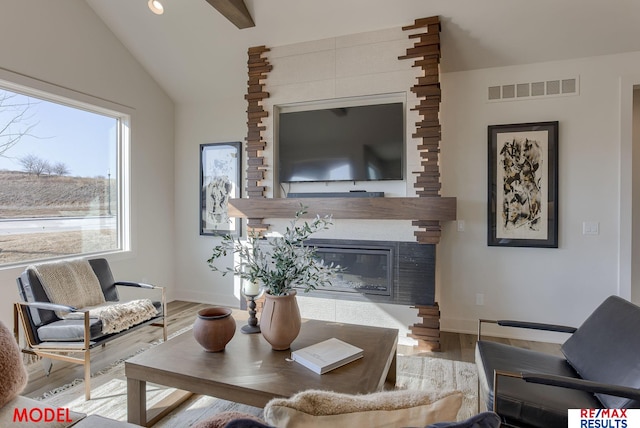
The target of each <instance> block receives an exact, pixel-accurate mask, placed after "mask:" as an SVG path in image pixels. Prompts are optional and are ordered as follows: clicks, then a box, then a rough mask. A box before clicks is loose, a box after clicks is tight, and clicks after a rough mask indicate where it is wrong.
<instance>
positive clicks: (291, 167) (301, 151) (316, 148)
mask: <svg viewBox="0 0 640 428" xmlns="http://www.w3.org/2000/svg"><path fill="white" fill-rule="evenodd" d="M277 135H278V145H277V147H278V167H279V179H280V182H281V183H287V182H289V183H293V182H305V181H371V180H402V179H403V178H404V177H403V175H404V174H403V171H404V166H403V165H404V152H405V150H404V104H403V103H399V102H397V103H388V104H375V105H364V106H353V107H339V108H327V109H318V110H305V111H291V112H287V111H285V112H280V114H279V116H278V132H277Z"/></svg>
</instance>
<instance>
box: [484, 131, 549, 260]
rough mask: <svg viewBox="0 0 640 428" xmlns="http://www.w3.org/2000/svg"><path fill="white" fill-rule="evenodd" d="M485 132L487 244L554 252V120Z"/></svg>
mask: <svg viewBox="0 0 640 428" xmlns="http://www.w3.org/2000/svg"><path fill="white" fill-rule="evenodd" d="M488 129H489V158H488V159H489V167H488V170H489V171H488V172H489V174H488V175H489V177H488V178H489V179H488V184H489V189H488V193H489V195H488V199H489V201H488V239H487V243H488V245H490V246H506V247H546V248H558V122H538V123H520V124H513V125H492V126H489V128H488Z"/></svg>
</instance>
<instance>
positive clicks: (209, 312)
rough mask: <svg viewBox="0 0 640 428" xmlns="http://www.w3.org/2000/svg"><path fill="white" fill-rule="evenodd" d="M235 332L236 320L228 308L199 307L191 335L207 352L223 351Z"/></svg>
mask: <svg viewBox="0 0 640 428" xmlns="http://www.w3.org/2000/svg"><path fill="white" fill-rule="evenodd" d="M235 332H236V321H235V320H234V319H233V317H232V316H231V309H228V308H221V307H211V308H205V309H201V310H199V311H198V317H197V318H196V321H195V322H194V323H193V337H194V338H195V339H196V341H197V342H198V343H199V344H200V346H202V347H203V348H204V350H205V351H207V352H220V351H224V348H225V346H227V343H229V341H230V340H231V338H232V337H233V335H234V334H235Z"/></svg>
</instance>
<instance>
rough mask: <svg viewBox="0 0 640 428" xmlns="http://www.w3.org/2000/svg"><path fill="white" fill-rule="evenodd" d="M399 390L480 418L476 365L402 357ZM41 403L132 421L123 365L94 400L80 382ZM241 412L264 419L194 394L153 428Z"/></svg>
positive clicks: (109, 372)
mask: <svg viewBox="0 0 640 428" xmlns="http://www.w3.org/2000/svg"><path fill="white" fill-rule="evenodd" d="M396 377H397V386H398V388H402V389H420V390H429V389H431V390H443V391H444V390H459V391H462V392H463V394H464V397H463V404H462V408H461V409H460V412H459V413H458V420H462V419H466V418H468V417H470V416H472V415H474V414H476V413H477V370H476V367H475V364H472V363H466V362H461V361H453V360H447V359H442V358H433V357H429V356H422V355H421V356H404V355H399V356H398V366H397V374H396ZM173 391H174V389H173V388H167V387H164V386H159V385H154V384H147V403H148V406H152V405H153V404H154V403H157V402H159V401H160V400H162V399H163V398H164V397H166V396H167V395H169V394H170V393H171V392H173ZM41 400H42V401H43V402H45V403H47V404H48V405H51V406H58V407H67V408H70V409H72V410H74V411H77V412H82V413H86V414H89V415H93V414H95V415H101V416H105V417H108V418H112V419H116V420H120V421H126V420H127V382H126V378H125V376H124V363H123V362H118V363H117V364H115V365H113V366H112V367H109V368H107V369H105V370H102V371H101V372H100V373H99V374H96V375H95V376H93V378H92V391H91V400H89V401H85V399H84V385H83V382H82V381H81V380H78V381H76V382H74V383H72V384H69V385H66V386H65V387H63V388H58V389H57V390H56V391H55V393H54V392H52V393H49V394H45V395H44V396H43V397H41ZM225 411H237V412H243V413H248V414H252V415H255V416H258V417H261V416H262V409H261V408H257V407H252V406H247V405H243V404H238V403H233V402H230V401H226V400H222V399H218V398H214V397H207V396H200V395H194V396H193V397H191V398H190V399H189V400H187V401H186V402H185V403H183V404H182V405H181V406H180V407H178V408H177V409H175V410H174V411H173V412H171V413H170V414H169V415H167V416H166V417H164V418H163V419H162V420H161V421H159V422H158V423H156V424H155V425H154V427H159V428H170V427H176V426H185V427H187V426H191V425H192V424H194V423H196V422H197V421H199V420H202V419H205V418H207V417H210V416H212V415H215V414H217V413H221V412H225Z"/></svg>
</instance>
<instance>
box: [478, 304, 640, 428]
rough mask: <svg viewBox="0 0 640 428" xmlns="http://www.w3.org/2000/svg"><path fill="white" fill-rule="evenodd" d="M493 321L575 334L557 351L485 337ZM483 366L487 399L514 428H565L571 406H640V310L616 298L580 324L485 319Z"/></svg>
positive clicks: (481, 347) (482, 396)
mask: <svg viewBox="0 0 640 428" xmlns="http://www.w3.org/2000/svg"><path fill="white" fill-rule="evenodd" d="M486 322H491V323H496V324H498V325H501V326H505V327H517V328H533V329H540V330H549V331H556V332H564V333H569V334H571V336H570V337H569V338H568V339H567V341H566V342H564V344H563V345H562V353H563V354H564V357H561V356H554V355H549V354H545V353H541V352H536V351H532V350H529V349H522V348H518V347H515V346H510V345H505V344H502V343H497V342H494V341H488V340H483V338H482V337H481V329H480V328H481V326H482V323H486ZM476 364H477V367H478V381H479V392H480V397H479V399H480V402H481V403H483V404H484V406H486V408H487V409H488V410H493V411H495V412H496V413H498V414H499V415H500V417H501V418H502V420H503V423H504V424H505V425H507V426H517V427H527V428H529V427H537V428H549V427H566V426H567V424H568V416H567V410H568V409H584V408H640V389H639V388H640V308H639V307H638V306H636V305H634V304H632V303H630V302H628V301H626V300H624V299H622V298H620V297H616V296H611V297H609V298H607V299H606V300H605V301H604V302H603V303H602V304H601V305H600V306H598V308H596V309H595V311H594V312H593V313H592V314H591V315H590V316H589V318H587V320H586V321H585V322H584V323H583V324H582V325H581V326H580V327H579V328H577V329H576V328H573V327H566V326H559V325H552V324H541V323H528V322H519V321H509V320H501V321H490V320H480V326H479V329H478V343H477V346H476ZM494 404H495V406H494Z"/></svg>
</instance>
